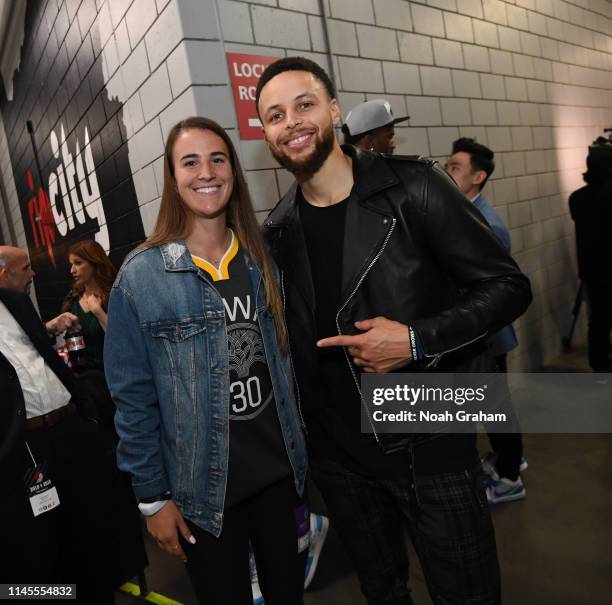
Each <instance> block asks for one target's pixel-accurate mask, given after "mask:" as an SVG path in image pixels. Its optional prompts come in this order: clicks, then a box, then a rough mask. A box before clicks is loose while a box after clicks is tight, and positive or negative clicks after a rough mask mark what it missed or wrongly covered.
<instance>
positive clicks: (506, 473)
mask: <svg viewBox="0 0 612 605" xmlns="http://www.w3.org/2000/svg"><path fill="white" fill-rule="evenodd" d="M506 358H507V356H506V355H505V354H504V355H497V356H496V357H495V366H496V368H497V371H498V372H500V373H502V374H506V373H507V371H508V365H507V361H506ZM504 378H506V377H505V376H504ZM505 397H506V400H507V404H506V406H505V407H504V410H503V411H504V412H505V413H506V414H507V415H508V418H510V419H511V422H512V424H513V425H514V426H517V427H518V426H519V421H518V418H517V416H516V412H515V411H514V406H513V405H512V395H511V394H510V389H508V383H507V381H506V384H505ZM485 428H487V426H486V423H485ZM487 435H488V436H489V442H490V443H491V449H492V450H493V451H494V452H495V453H496V454H497V461H496V462H495V467H496V470H497V474H498V475H499V476H500V477H505V478H506V479H510V480H512V481H516V480H517V479H518V477H519V474H520V466H521V458H522V457H523V436H522V434H521V433H491V432H489V430H488V429H487Z"/></svg>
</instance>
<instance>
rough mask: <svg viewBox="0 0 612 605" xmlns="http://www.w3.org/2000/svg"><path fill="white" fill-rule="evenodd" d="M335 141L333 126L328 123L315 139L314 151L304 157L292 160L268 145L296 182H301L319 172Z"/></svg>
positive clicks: (275, 157)
mask: <svg viewBox="0 0 612 605" xmlns="http://www.w3.org/2000/svg"><path fill="white" fill-rule="evenodd" d="M335 141H336V137H335V135H334V127H333V126H332V125H331V124H330V126H329V127H328V128H326V129H325V130H323V131H322V133H321V138H317V139H316V141H315V148H314V151H313V152H312V153H311V154H310V155H309V156H308V157H306V158H303V159H300V160H294V159H292V158H290V157H289V156H288V155H286V154H285V153H283V152H281V151H278V150H277V149H274V148H272V147H270V152H271V153H272V155H273V156H274V159H275V160H276V161H277V162H278V163H279V164H280V165H281V166H282V167H283V168H286V169H287V170H288V171H289V172H291V173H292V174H293V176H294V177H295V178H296V180H297V181H298V182H300V183H303V182H304V181H307V180H309V179H310V178H312V177H313V176H314V175H315V174H316V173H317V172H319V170H320V169H321V166H323V164H324V163H325V160H326V159H327V158H328V157H329V154H330V153H331V152H332V149H333V148H334V143H335Z"/></svg>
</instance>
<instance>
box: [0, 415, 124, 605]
mask: <svg viewBox="0 0 612 605" xmlns="http://www.w3.org/2000/svg"><path fill="white" fill-rule="evenodd" d="M25 437H26V439H27V443H28V445H29V446H30V449H31V451H32V454H33V455H34V458H35V460H36V462H37V463H38V464H40V463H42V462H46V463H47V464H48V471H47V473H45V476H46V477H47V478H50V479H51V480H52V482H53V484H54V485H55V486H56V489H57V492H58V497H59V501H60V505H59V506H58V507H57V508H55V509H53V510H51V511H48V512H46V513H43V514H41V515H39V516H37V517H34V515H33V513H32V508H31V506H30V502H29V499H28V498H27V495H26V490H25V486H24V481H23V476H24V474H25V472H26V471H27V469H29V468H31V467H32V466H33V465H32V460H31V458H30V456H29V454H28V451H27V449H26V447H25V443H24V444H23V446H22V447H20V448H18V450H17V451H15V452H13V453H12V454H11V461H10V462H11V464H10V465H5V466H3V468H2V472H1V476H0V481H1V483H2V491H1V496H0V519H2V523H1V524H0V544H2V551H3V553H4V555H5V556H3V557H2V561H3V563H2V565H1V566H0V578H1V579H0V582H3V583H6V582H11V583H12V582H23V583H45V584H46V583H69V584H74V583H76V584H77V587H76V595H77V599H78V602H82V603H87V604H88V605H94V604H104V605H106V604H108V603H113V602H114V597H113V592H114V588H115V584H114V580H113V578H112V577H111V574H112V573H113V572H111V571H109V570H110V568H112V566H113V561H114V560H115V558H116V557H117V556H118V555H117V549H118V548H119V547H120V543H119V538H120V536H118V530H117V527H116V526H115V523H114V512H113V510H112V508H113V493H112V491H110V490H112V486H113V483H114V479H115V476H116V469H114V468H113V467H112V464H110V463H109V461H110V458H109V455H108V454H109V451H108V447H112V445H111V444H109V443H107V442H106V440H105V439H104V437H103V435H102V434H101V433H100V432H99V431H98V428H97V426H96V425H95V424H93V423H91V422H89V421H87V420H84V419H83V418H82V417H81V416H79V415H78V414H74V415H73V416H70V417H68V418H65V419H63V420H61V421H60V422H59V423H58V424H56V425H55V426H52V427H48V428H41V429H38V430H34V431H26V433H25Z"/></svg>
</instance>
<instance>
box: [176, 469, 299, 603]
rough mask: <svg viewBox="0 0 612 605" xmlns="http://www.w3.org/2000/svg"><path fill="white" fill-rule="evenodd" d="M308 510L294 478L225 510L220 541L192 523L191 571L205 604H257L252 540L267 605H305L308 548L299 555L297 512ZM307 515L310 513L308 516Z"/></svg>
mask: <svg viewBox="0 0 612 605" xmlns="http://www.w3.org/2000/svg"><path fill="white" fill-rule="evenodd" d="M302 506H306V504H305V501H304V499H302V498H300V497H299V496H298V495H297V493H296V491H295V486H294V483H293V477H290V478H287V479H283V480H282V481H280V482H278V483H276V484H274V485H272V486H270V487H268V488H266V489H265V490H263V491H262V492H260V493H259V494H257V495H256V496H253V497H252V498H249V499H248V500H246V501H245V502H242V503H240V504H237V505H236V506H233V507H232V508H230V509H228V510H227V511H225V513H224V516H223V530H222V532H221V535H220V536H219V538H215V537H214V536H213V535H212V534H211V533H209V532H207V531H204V530H202V529H200V528H199V527H198V526H197V525H195V524H194V523H192V522H190V521H187V523H188V525H189V528H190V529H191V531H192V533H193V536H194V537H195V539H196V544H195V545H192V544H189V543H188V542H186V541H185V540H183V539H182V538H181V546H182V547H183V550H184V551H185V554H186V555H187V558H188V561H187V564H186V566H187V572H188V574H189V577H190V579H191V583H192V584H193V588H194V591H195V593H196V596H197V598H198V602H199V603H202V605H230V604H231V605H252V604H253V597H252V593H251V580H250V574H249V542H250V543H251V545H252V547H253V552H254V554H255V561H256V563H257V574H258V576H259V584H260V587H261V592H262V594H263V596H264V599H265V602H266V605H300V604H301V603H302V593H303V590H304V568H305V565H306V557H307V556H308V547H307V546H306V548H304V549H303V550H302V552H298V535H297V525H296V513H297V511H298V509H299V508H300V507H302ZM307 513H308V511H306V515H307V516H308V514H307Z"/></svg>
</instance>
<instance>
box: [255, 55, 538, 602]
mask: <svg viewBox="0 0 612 605" xmlns="http://www.w3.org/2000/svg"><path fill="white" fill-rule="evenodd" d="M255 97H256V103H257V110H258V113H259V116H260V118H261V120H262V124H263V131H264V135H265V140H266V143H267V145H268V148H269V150H270V152H271V154H272V155H273V156H274V158H275V159H276V160H277V161H278V163H279V164H280V165H281V166H283V167H284V168H287V169H288V170H289V171H290V172H291V173H292V174H293V175H294V177H295V179H296V182H295V183H294V184H293V186H292V187H291V188H290V189H289V191H288V192H287V193H286V195H285V196H284V197H283V199H282V200H281V201H280V202H279V203H278V205H277V206H276V208H275V209H274V210H273V211H272V212H271V213H270V216H269V217H268V218H267V219H266V221H265V222H264V233H265V236H266V238H267V240H268V243H269V245H270V250H271V252H272V255H273V257H274V258H275V260H276V262H277V264H278V266H279V269H280V272H281V284H282V293H283V302H284V303H285V317H286V321H287V331H288V335H289V342H290V345H291V351H292V355H293V362H294V364H293V365H294V375H295V380H296V383H297V386H298V387H299V389H298V398H299V401H300V404H301V405H300V408H301V410H302V412H303V415H304V421H305V425H306V428H307V430H308V433H307V436H306V439H307V445H308V452H309V456H310V460H311V469H312V477H313V479H314V481H315V483H316V484H317V486H318V487H319V489H320V491H321V494H322V495H323V498H324V500H325V502H326V504H327V507H328V511H329V513H330V518H331V521H332V523H333V524H334V526H335V528H336V529H337V531H338V534H339V536H340V539H341V540H342V541H343V543H344V546H345V548H346V551H347V554H348V556H349V557H350V558H351V560H352V563H353V565H354V566H355V569H356V571H357V575H358V577H359V583H360V587H361V590H362V592H363V593H364V595H365V596H366V599H367V602H368V604H369V605H382V604H383V603H386V604H388V605H391V604H393V605H409V604H411V603H412V599H411V596H410V590H409V588H408V558H407V552H406V543H405V534H404V531H403V530H404V529H407V530H408V532H409V533H410V535H411V538H412V542H413V544H414V547H415V550H416V551H417V554H418V556H419V559H420V561H421V565H422V569H423V574H424V576H425V581H426V583H427V587H428V589H429V592H430V595H431V597H432V601H433V602H434V603H435V604H436V605H443V604H444V605H449V604H450V603H453V604H456V605H458V604H459V603H463V604H467V603H472V604H476V603H478V604H480V605H497V604H498V603H500V602H501V588H500V576H499V565H498V561H497V552H496V546H495V537H494V530H493V525H492V522H491V516H490V513H489V511H488V507H487V506H486V495H485V490H484V477H483V473H482V469H481V466H480V461H479V458H478V453H477V450H476V435H475V432H474V431H470V432H469V434H445V435H436V436H434V435H431V434H419V435H414V434H412V435H410V434H408V435H407V434H390V433H386V432H385V433H381V432H378V431H377V430H375V427H374V426H373V425H374V419H373V418H372V416H371V414H372V410H371V408H370V406H369V405H368V403H367V402H366V399H365V398H364V397H363V395H362V391H361V386H360V380H361V378H362V377H363V376H365V375H366V373H390V372H394V371H396V370H399V371H402V372H405V371H408V372H411V371H413V372H419V373H421V372H426V371H429V370H431V369H432V368H434V367H435V368H436V371H439V372H449V373H452V372H456V373H461V372H467V373H472V372H478V371H487V369H490V368H491V367H492V365H493V364H492V360H491V358H490V356H489V355H488V354H487V351H486V342H485V338H484V337H485V336H486V335H487V334H488V333H494V332H496V331H497V330H499V329H500V328H501V327H503V326H504V325H507V324H508V323H509V322H511V321H512V320H513V319H514V318H515V317H517V316H518V315H520V314H521V313H522V312H523V311H524V310H525V308H526V307H527V305H528V304H529V302H530V299H531V291H530V286H529V280H528V279H527V278H526V277H525V276H524V275H523V274H522V273H521V272H520V270H519V268H518V267H517V265H516V263H515V262H514V261H513V260H512V258H511V257H510V256H509V255H508V254H507V252H506V251H505V250H504V249H503V246H502V245H501V244H500V243H499V241H498V240H497V238H496V237H495V235H494V234H493V233H492V232H491V230H490V229H489V228H488V226H487V225H486V222H485V221H484V219H483V218H482V216H481V215H480V214H479V213H478V211H477V210H476V209H475V208H474V207H473V205H472V204H470V203H469V202H468V201H467V200H466V199H465V197H464V196H463V195H462V194H461V192H460V191H459V190H458V189H457V187H456V186H455V184H454V182H453V181H452V179H451V178H450V177H449V176H448V175H447V174H446V173H445V172H444V170H442V168H441V167H440V166H438V165H437V164H436V163H435V162H433V161H431V160H426V159H419V158H414V157H405V156H394V155H386V154H384V155H382V154H378V153H371V152H369V151H364V150H362V149H358V148H356V147H353V146H352V145H343V146H342V147H341V146H340V145H339V144H338V141H337V139H336V131H335V126H336V125H337V124H338V122H339V121H340V108H339V106H338V101H337V99H336V94H335V89H334V85H333V83H332V81H331V80H330V78H329V76H328V75H327V74H326V73H325V71H324V70H323V69H322V68H321V67H320V66H319V65H317V64H316V63H314V62H313V61H311V60H309V59H306V58H304V57H285V58H283V59H280V60H279V61H276V62H275V63H272V64H271V65H269V66H268V67H267V68H266V70H265V71H264V72H263V74H262V76H261V77H260V79H259V82H258V84H257V89H256V94H255ZM349 122H350V121H349ZM349 127H350V126H349ZM379 384H380V383H379ZM362 413H363V418H364V420H365V422H366V424H367V423H368V421H369V422H370V427H371V428H370V430H362V425H361V419H362Z"/></svg>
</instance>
